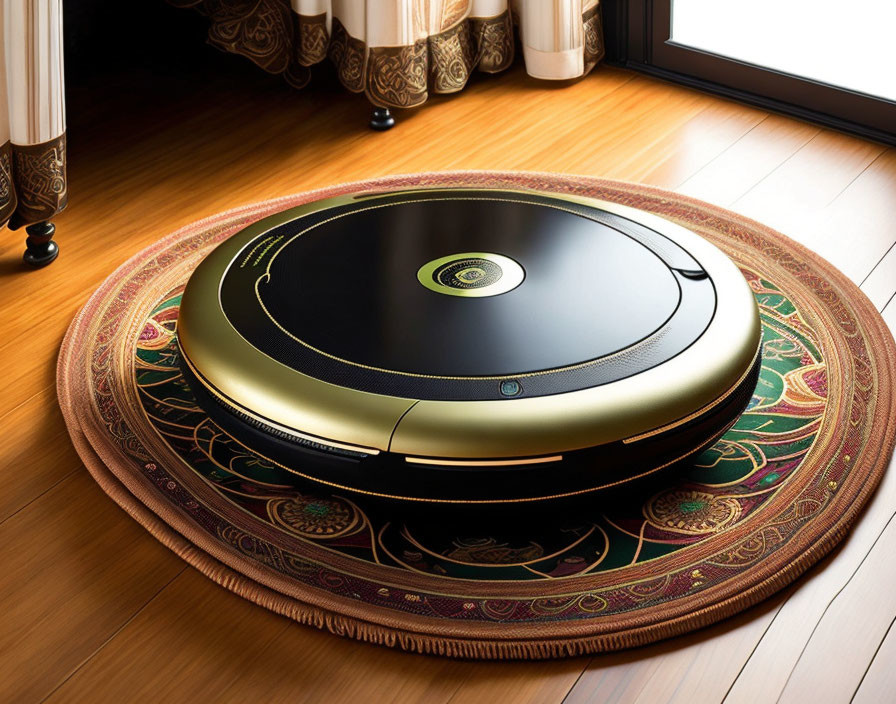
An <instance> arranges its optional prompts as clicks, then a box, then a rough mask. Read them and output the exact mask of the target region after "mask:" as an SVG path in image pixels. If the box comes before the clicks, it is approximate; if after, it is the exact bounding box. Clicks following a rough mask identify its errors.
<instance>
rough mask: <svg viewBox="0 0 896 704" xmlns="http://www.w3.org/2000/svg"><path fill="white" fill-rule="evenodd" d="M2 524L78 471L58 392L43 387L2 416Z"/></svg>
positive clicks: (0, 452) (0, 483)
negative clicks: (60, 407)
mask: <svg viewBox="0 0 896 704" xmlns="http://www.w3.org/2000/svg"><path fill="white" fill-rule="evenodd" d="M0 426H2V427H3V429H4V435H5V437H4V442H3V444H2V445H0V467H4V468H6V469H5V471H0V525H2V523H3V521H4V520H6V519H7V518H8V517H9V516H11V515H12V514H14V513H15V512H16V511H18V510H20V509H21V508H22V507H23V506H25V505H27V504H28V503H29V502H31V501H33V500H34V499H36V498H37V497H38V496H40V495H41V494H43V493H44V492H45V491H47V490H48V489H50V488H51V487H52V486H54V485H55V484H56V483H57V482H59V481H60V480H62V479H63V478H64V477H66V476H68V475H69V474H70V473H71V472H74V471H76V470H77V469H78V468H79V467H80V466H81V463H80V461H79V460H78V459H77V457H74V456H73V455H74V453H73V452H72V447H71V443H70V442H69V440H68V433H67V432H66V430H65V424H64V423H63V422H62V414H61V413H60V412H59V406H58V405H57V404H56V394H55V392H53V391H52V390H51V389H47V388H44V389H43V390H41V391H39V392H38V393H36V394H34V395H33V396H31V397H30V398H29V399H28V400H26V401H25V402H23V403H21V404H19V405H18V406H16V407H15V408H13V409H11V410H10V411H9V412H7V413H4V414H3V415H2V416H0Z"/></svg>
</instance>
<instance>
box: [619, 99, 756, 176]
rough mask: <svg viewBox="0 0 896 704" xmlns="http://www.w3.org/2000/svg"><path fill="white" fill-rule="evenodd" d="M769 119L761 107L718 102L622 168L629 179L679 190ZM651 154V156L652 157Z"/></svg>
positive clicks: (620, 171)
mask: <svg viewBox="0 0 896 704" xmlns="http://www.w3.org/2000/svg"><path fill="white" fill-rule="evenodd" d="M766 118H768V113H766V112H763V111H761V110H755V109H750V110H746V109H744V106H743V105H738V104H736V103H731V102H728V101H714V102H713V103H711V104H710V105H709V106H707V107H706V108H705V109H704V110H702V111H701V112H700V113H698V114H697V115H696V116H694V117H693V118H691V119H690V120H688V121H687V122H686V123H684V124H683V125H682V126H681V127H679V128H677V129H675V130H674V131H672V132H669V133H668V134H667V135H665V136H664V137H663V138H662V139H660V140H657V141H656V142H653V143H652V144H650V145H648V146H647V147H646V148H645V149H642V150H641V151H639V152H638V153H637V154H634V155H633V156H632V157H631V158H630V159H629V160H627V161H626V162H624V163H622V164H620V165H619V167H618V172H619V173H624V174H625V180H628V181H637V182H639V183H649V184H651V185H654V186H659V187H661V188H670V189H677V187H678V186H680V185H681V184H683V183H684V182H685V181H687V180H688V179H689V178H690V177H692V176H694V175H695V174H697V173H698V172H700V171H701V170H702V169H703V168H704V167H705V166H706V165H707V164H709V163H711V162H712V161H713V160H714V159H715V158H717V157H718V156H719V155H720V154H723V153H724V152H725V151H726V150H727V149H729V148H731V147H732V146H733V145H734V144H735V143H737V142H738V140H740V139H742V138H743V137H744V136H745V135H747V134H749V132H750V131H751V130H753V129H755V128H756V127H757V126H758V125H760V124H762V122H763V121H764V120H765V119H766ZM648 154H649V158H648Z"/></svg>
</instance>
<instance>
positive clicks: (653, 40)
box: [604, 0, 896, 145]
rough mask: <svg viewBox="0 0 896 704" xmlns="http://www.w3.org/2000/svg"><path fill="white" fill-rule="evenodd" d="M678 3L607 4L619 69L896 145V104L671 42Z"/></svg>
mask: <svg viewBox="0 0 896 704" xmlns="http://www.w3.org/2000/svg"><path fill="white" fill-rule="evenodd" d="M672 2H673V0H609V1H607V2H605V7H604V11H605V12H606V15H607V17H606V20H607V22H606V25H607V27H608V28H612V29H615V37H612V41H608V56H609V57H610V58H611V60H613V61H612V62H614V63H616V64H618V65H622V66H625V67H627V68H631V69H634V70H637V71H641V72H643V73H648V74H651V75H654V76H657V77H659V78H663V79H666V80H669V81H673V82H676V83H681V84H684V85H688V86H691V87H694V88H698V89H701V90H704V91H707V92H711V93H716V94H718V95H723V96H725V97H729V98H734V99H736V100H739V101H742V102H745V103H749V104H751V105H756V106H758V107H761V108H764V109H767V110H771V111H774V112H781V113H785V114H788V115H793V116H795V117H799V118H801V119H804V120H809V121H812V122H816V123H820V124H822V125H825V126H827V127H833V128H835V129H839V130H843V131H846V132H851V133H853V134H857V135H860V136H862V137H865V138H868V139H873V140H876V141H879V142H883V143H885V144H890V145H896V102H893V101H890V100H887V99H885V98H878V97H875V96H871V95H867V94H864V93H859V92H857V91H853V90H849V89H846V88H840V87H838V86H833V85H830V84H827V83H823V82H820V81H815V80H812V79H808V78H802V77H800V76H795V75H793V74H789V73H786V72H783V71H778V70H775V69H770V68H766V67H762V66H758V65H755V64H751V63H748V62H745V61H740V60H738V59H732V58H728V57H724V56H721V55H719V54H713V53H710V52H707V51H703V50H701V49H695V48H693V47H689V46H686V45H684V44H679V43H677V42H675V41H673V40H672V39H671V36H670V35H671V33H672V21H671V20H672ZM843 11H844V12H846V11H848V8H847V6H844V9H843ZM608 39H610V38H609V37H608Z"/></svg>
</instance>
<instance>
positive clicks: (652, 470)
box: [232, 419, 737, 504]
mask: <svg viewBox="0 0 896 704" xmlns="http://www.w3.org/2000/svg"><path fill="white" fill-rule="evenodd" d="M736 420H737V419H735V420H734V421H732V422H731V423H730V424H729V425H728V426H727V427H726V428H725V429H724V430H722V431H721V432H720V433H718V434H717V435H715V436H714V437H712V438H710V439H709V440H707V441H703V442H701V443H700V444H699V445H695V446H694V447H693V448H691V449H690V450H688V451H687V452H685V453H684V454H683V455H679V456H678V457H676V458H674V459H671V460H669V461H668V462H664V463H663V464H660V465H657V466H656V467H652V468H650V469H648V470H646V471H644V472H640V473H638V474H634V475H632V476H630V477H626V478H625V479H618V480H616V481H615V482H609V483H608V484H600V485H598V486H595V487H591V488H589V489H578V490H576V491H566V492H563V493H560V494H548V495H545V496H530V497H525V498H519V499H431V498H424V497H420V496H402V495H401V494H387V493H385V492H382V491H367V490H365V489H357V488H355V487H351V486H348V485H347V484H339V483H337V482H330V481H327V480H326V479H321V478H320V477H316V476H313V475H310V474H305V473H304V472H300V471H299V470H297V469H293V468H292V467H289V466H288V465H285V464H283V463H281V462H277V461H276V460H272V459H271V458H270V457H267V456H266V455H263V454H261V453H260V452H258V450H254V449H252V448H251V447H249V446H248V445H245V444H243V443H241V442H240V441H239V440H238V439H237V438H232V439H233V440H234V441H235V442H236V443H237V444H238V445H241V446H242V447H244V448H246V449H247V450H248V451H249V452H251V453H252V454H254V455H257V456H258V457H261V458H262V459H263V460H264V461H266V462H270V463H271V464H273V465H275V466H277V467H280V469H284V470H286V471H287V472H290V473H291V474H295V475H297V476H299V477H302V478H303V479H308V480H310V481H312V482H317V483H318V484H323V485H325V486H329V487H333V488H334V489H342V490H343V491H351V492H354V493H356V494H363V495H365V496H377V497H379V498H381V499H398V500H400V501H413V502H416V503H424V504H526V503H532V502H533V501H548V500H550V499H565V498H569V497H571V496H582V495H584V494H593V493H594V492H596V491H603V490H604V489H610V488H612V487H614V486H620V485H621V484H627V483H628V482H631V481H634V480H636V479H642V478H643V477H648V476H650V475H651V474H655V473H656V472H659V471H660V470H662V469H665V468H666V467H671V466H672V465H673V464H675V463H676V462H681V461H682V460H683V459H685V458H686V457H689V456H690V455H693V454H694V453H695V452H697V451H698V450H699V449H700V448H701V447H704V446H709V445H712V444H713V443H714V442H716V441H717V440H718V439H719V438H720V437H722V435H724V434H725V433H726V432H727V431H728V430H729V429H730V428H731V426H732V425H734V423H735V422H736Z"/></svg>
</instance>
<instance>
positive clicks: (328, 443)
mask: <svg viewBox="0 0 896 704" xmlns="http://www.w3.org/2000/svg"><path fill="white" fill-rule="evenodd" d="M181 358H182V359H183V361H184V363H185V364H186V365H187V366H188V367H189V368H190V371H191V372H193V376H195V377H196V380H197V381H198V382H199V383H200V384H202V386H203V387H204V388H205V390H206V391H208V392H209V393H210V394H212V395H213V396H214V397H215V398H217V399H218V400H219V401H220V402H221V403H223V404H225V405H227V406H229V407H230V408H233V409H234V410H236V411H238V412H239V413H242V414H243V415H247V416H249V417H250V418H254V419H255V420H257V421H258V422H259V423H261V424H263V425H268V426H270V427H272V428H275V429H276V430H279V431H281V432H283V433H286V434H287V435H294V436H296V437H299V438H302V439H303V440H307V441H308V442H313V443H315V444H317V445H323V446H324V447H331V448H333V449H335V450H350V451H352V452H361V453H363V454H366V455H378V454H380V451H379V450H377V449H376V448H373V447H364V446H362V445H349V444H347V443H343V442H336V441H334V440H329V439H324V438H321V437H318V436H316V435H308V434H307V433H302V432H300V431H298V430H296V429H295V428H287V427H286V426H285V425H280V424H279V423H276V422H274V421H272V420H271V419H270V418H265V417H264V416H260V415H258V414H257V413H253V412H252V411H251V410H249V409H248V408H244V407H243V406H241V405H239V404H237V403H234V402H233V401H232V400H231V399H229V398H227V397H226V396H223V395H222V394H221V393H219V392H218V390H217V389H215V388H214V387H213V386H211V385H209V383H208V382H207V381H206V380H205V379H204V378H203V377H202V373H201V372H200V371H199V370H198V369H196V367H195V366H193V363H192V362H191V361H190V359H189V358H188V357H187V355H186V354H185V353H184V351H183V350H181ZM185 427H186V426H185Z"/></svg>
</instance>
